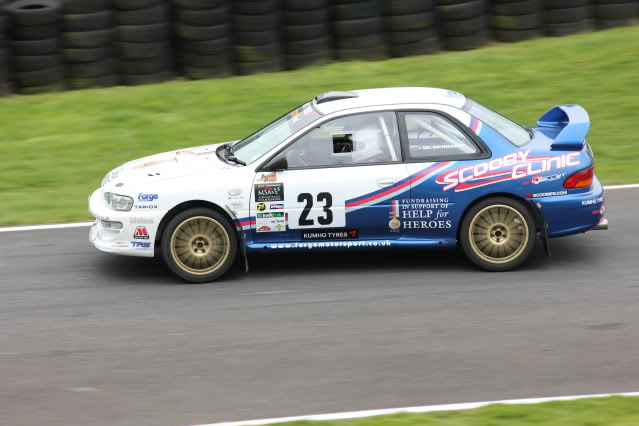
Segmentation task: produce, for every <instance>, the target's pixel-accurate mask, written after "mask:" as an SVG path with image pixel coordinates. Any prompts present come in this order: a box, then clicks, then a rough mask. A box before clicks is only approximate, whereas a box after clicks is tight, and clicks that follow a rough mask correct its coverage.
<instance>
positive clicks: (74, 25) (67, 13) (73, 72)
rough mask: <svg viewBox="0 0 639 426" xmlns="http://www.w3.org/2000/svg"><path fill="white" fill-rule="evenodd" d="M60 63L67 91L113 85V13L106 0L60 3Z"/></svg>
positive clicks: (81, 0) (70, 0)
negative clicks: (61, 15)
mask: <svg viewBox="0 0 639 426" xmlns="http://www.w3.org/2000/svg"><path fill="white" fill-rule="evenodd" d="M61 1H62V10H63V14H64V15H63V28H64V34H63V36H62V40H63V46H62V47H63V50H62V59H63V61H64V68H65V74H66V78H67V85H68V86H69V88H70V89H86V88H89V87H109V86H114V85H116V84H117V71H116V60H115V54H114V51H113V29H112V28H113V11H112V9H111V8H110V6H109V3H108V2H107V1H106V0H61Z"/></svg>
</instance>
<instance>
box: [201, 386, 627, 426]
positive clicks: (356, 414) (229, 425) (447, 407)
mask: <svg viewBox="0 0 639 426" xmlns="http://www.w3.org/2000/svg"><path fill="white" fill-rule="evenodd" d="M607 396H639V392H626V393H603V394H597V395H574V396H554V397H550V398H528V399H507V400H503V401H485V402H467V403H463V404H444V405H425V406H422V407H405V408H387V409H382V410H367V411H351V412H346V413H333V414H314V415H310V416H298V417H280V418H274V419H261V420H247V421H241V422H226V423H210V424H207V425H200V426H249V425H268V424H273V423H283V422H293V421H299V420H344V419H357V418H361V417H372V416H382V415H387V414H397V413H428V412H432V411H453V410H470V409H472V408H480V407H484V406H486V405H491V404H539V403H541V402H550V401H574V400H576V399H584V398H604V397H607Z"/></svg>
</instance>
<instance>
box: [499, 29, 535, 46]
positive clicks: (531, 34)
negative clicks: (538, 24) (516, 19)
mask: <svg viewBox="0 0 639 426" xmlns="http://www.w3.org/2000/svg"><path fill="white" fill-rule="evenodd" d="M493 35H494V36H495V39H496V40H499V41H503V42H507V43H512V42H517V41H524V40H532V39H535V38H538V37H541V31H540V30H539V29H534V30H493Z"/></svg>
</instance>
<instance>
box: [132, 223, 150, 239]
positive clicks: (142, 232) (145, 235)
mask: <svg viewBox="0 0 639 426" xmlns="http://www.w3.org/2000/svg"><path fill="white" fill-rule="evenodd" d="M133 238H135V239H136V240H148V239H149V231H147V230H146V226H138V227H137V228H135V232H134V233H133Z"/></svg>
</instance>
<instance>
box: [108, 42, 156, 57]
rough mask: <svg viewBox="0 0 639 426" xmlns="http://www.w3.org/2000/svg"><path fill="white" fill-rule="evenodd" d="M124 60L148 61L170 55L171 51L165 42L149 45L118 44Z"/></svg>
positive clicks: (150, 43)
mask: <svg viewBox="0 0 639 426" xmlns="http://www.w3.org/2000/svg"><path fill="white" fill-rule="evenodd" d="M117 48H118V52H119V54H120V56H121V57H122V59H148V58H157V57H158V56H163V55H168V54H169V49H168V46H167V44H166V43H165V42H162V41H153V42H149V43H127V42H119V43H117Z"/></svg>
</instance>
